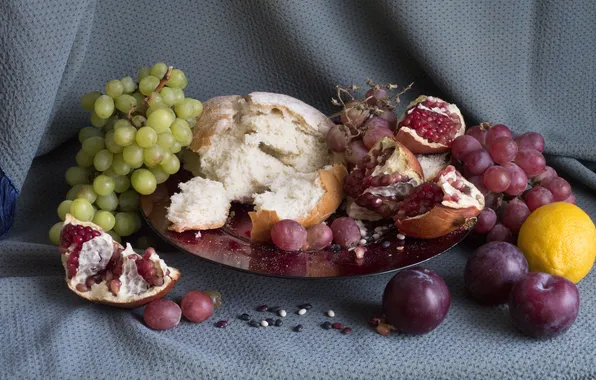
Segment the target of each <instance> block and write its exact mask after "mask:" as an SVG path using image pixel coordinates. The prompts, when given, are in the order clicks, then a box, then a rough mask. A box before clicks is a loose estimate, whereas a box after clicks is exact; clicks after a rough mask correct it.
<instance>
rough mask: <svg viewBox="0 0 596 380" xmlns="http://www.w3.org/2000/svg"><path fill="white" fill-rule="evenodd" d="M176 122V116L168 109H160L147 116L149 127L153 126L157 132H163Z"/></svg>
mask: <svg viewBox="0 0 596 380" xmlns="http://www.w3.org/2000/svg"><path fill="white" fill-rule="evenodd" d="M173 122H174V116H173V115H172V113H171V112H170V111H169V110H167V109H158V110H155V111H154V112H152V113H151V115H149V116H148V117H147V127H151V128H153V129H154V130H155V132H157V133H162V132H165V131H167V130H168V128H170V125H172V123H173Z"/></svg>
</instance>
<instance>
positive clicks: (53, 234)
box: [49, 222, 63, 245]
mask: <svg viewBox="0 0 596 380" xmlns="http://www.w3.org/2000/svg"><path fill="white" fill-rule="evenodd" d="M62 227H63V223H62V222H58V223H56V224H54V225H53V226H52V227H51V228H50V231H49V237H50V241H51V242H52V244H54V245H60V235H61V234H62Z"/></svg>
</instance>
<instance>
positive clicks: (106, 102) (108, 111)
mask: <svg viewBox="0 0 596 380" xmlns="http://www.w3.org/2000/svg"><path fill="white" fill-rule="evenodd" d="M94 110H95V113H96V114H97V116H99V117H101V118H102V119H107V118H108V117H110V116H112V114H113V113H114V99H112V98H110V97H109V96H107V95H101V96H100V97H99V98H97V100H96V101H95V107H94Z"/></svg>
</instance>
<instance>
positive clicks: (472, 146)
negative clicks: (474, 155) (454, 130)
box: [451, 135, 482, 161]
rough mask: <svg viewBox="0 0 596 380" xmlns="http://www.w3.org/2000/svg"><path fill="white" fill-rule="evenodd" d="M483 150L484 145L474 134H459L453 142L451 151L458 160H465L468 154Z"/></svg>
mask: <svg viewBox="0 0 596 380" xmlns="http://www.w3.org/2000/svg"><path fill="white" fill-rule="evenodd" d="M476 150H482V145H480V143H479V142H478V140H476V139H475V138H474V137H472V136H468V135H463V136H459V137H458V138H456V139H455V140H453V143H452V144H451V153H452V154H453V157H455V159H456V160H460V161H461V160H463V159H464V157H465V156H466V154H468V153H470V152H474V151H476Z"/></svg>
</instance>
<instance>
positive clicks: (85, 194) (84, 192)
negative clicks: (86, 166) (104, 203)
mask: <svg viewBox="0 0 596 380" xmlns="http://www.w3.org/2000/svg"><path fill="white" fill-rule="evenodd" d="M77 198H82V199H86V200H88V201H89V203H91V204H93V202H95V200H96V199H97V194H96V193H95V191H94V190H93V186H91V185H82V186H81V190H79V192H78V193H77Z"/></svg>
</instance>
